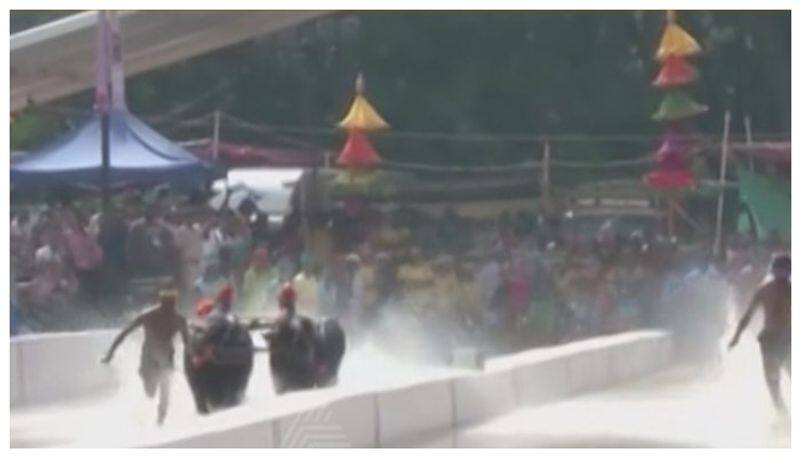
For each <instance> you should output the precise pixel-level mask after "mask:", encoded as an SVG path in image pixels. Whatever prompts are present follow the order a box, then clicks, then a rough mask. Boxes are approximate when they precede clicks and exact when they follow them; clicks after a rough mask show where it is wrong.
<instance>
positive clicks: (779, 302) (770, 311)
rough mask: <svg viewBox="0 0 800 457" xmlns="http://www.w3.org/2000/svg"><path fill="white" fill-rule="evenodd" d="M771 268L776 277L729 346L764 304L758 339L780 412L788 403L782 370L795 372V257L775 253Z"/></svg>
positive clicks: (763, 286) (760, 292)
mask: <svg viewBox="0 0 800 457" xmlns="http://www.w3.org/2000/svg"><path fill="white" fill-rule="evenodd" d="M770 270H771V273H772V277H771V278H768V279H767V280H766V281H765V282H764V283H762V284H761V286H760V287H759V288H758V290H756V293H755V294H754V295H753V299H752V300H751V301H750V305H749V306H748V307H747V311H746V312H745V313H744V316H742V320H741V321H739V326H738V327H737V328H736V333H735V334H734V335H733V338H732V339H731V342H730V344H729V345H728V347H729V348H733V347H734V346H736V344H737V343H738V342H739V336H740V335H741V334H742V332H743V331H744V329H745V328H746V327H747V324H749V323H750V319H751V318H752V317H753V314H754V313H755V312H756V309H758V307H759V306H761V307H763V309H764V328H763V329H762V330H761V333H760V334H759V335H758V342H759V343H760V345H761V358H762V360H763V363H764V375H765V377H766V380H767V387H768V388H769V393H770V395H771V396H772V402H773V403H774V404H775V408H777V410H778V411H779V412H781V413H785V412H786V404H785V403H784V401H783V396H782V395H781V390H780V379H781V378H780V370H781V368H784V367H785V368H786V371H787V374H788V375H789V376H790V377H791V376H792V339H791V338H792V326H791V325H792V310H791V305H792V293H791V286H792V283H791V280H790V278H791V271H792V260H791V257H789V254H779V255H776V256H775V257H773V259H772V265H771V266H770Z"/></svg>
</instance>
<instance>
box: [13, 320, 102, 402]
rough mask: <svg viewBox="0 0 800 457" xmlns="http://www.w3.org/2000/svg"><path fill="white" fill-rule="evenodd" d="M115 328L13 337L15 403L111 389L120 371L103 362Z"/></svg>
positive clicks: (67, 398) (47, 399)
mask: <svg viewBox="0 0 800 457" xmlns="http://www.w3.org/2000/svg"><path fill="white" fill-rule="evenodd" d="M115 334H116V332H115V331H102V330H101V331H91V332H79V333H52V334H41V335H23V336H18V337H14V338H13V339H12V340H11V368H10V369H11V378H10V384H11V406H12V407H16V406H26V405H34V404H40V403H51V402H57V401H64V400H69V399H74V398H77V397H81V396H83V395H88V394H95V393H98V392H100V391H104V390H105V391H107V390H110V389H112V388H113V387H115V386H116V385H117V372H116V370H114V369H109V367H106V366H103V365H102V364H100V363H99V359H100V356H101V354H102V351H104V350H105V349H106V348H107V347H108V345H109V344H111V341H112V340H113V338H114V335H115Z"/></svg>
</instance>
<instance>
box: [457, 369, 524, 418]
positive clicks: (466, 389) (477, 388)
mask: <svg viewBox="0 0 800 457" xmlns="http://www.w3.org/2000/svg"><path fill="white" fill-rule="evenodd" d="M452 382H453V398H454V401H455V423H456V425H457V426H460V425H465V424H471V423H475V422H479V421H481V420H485V419H488V418H490V417H492V416H496V415H498V414H502V413H503V412H506V411H509V410H511V409H512V408H514V406H515V405H516V395H515V392H514V380H513V376H512V371H511V370H500V371H496V372H490V373H482V374H478V375H475V376H465V377H461V378H456V379H454V380H453V381H452Z"/></svg>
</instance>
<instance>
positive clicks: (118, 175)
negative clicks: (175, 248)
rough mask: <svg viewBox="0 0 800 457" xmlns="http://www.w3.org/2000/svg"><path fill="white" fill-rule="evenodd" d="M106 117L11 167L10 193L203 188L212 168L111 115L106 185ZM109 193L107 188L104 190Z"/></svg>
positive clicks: (123, 115)
mask: <svg viewBox="0 0 800 457" xmlns="http://www.w3.org/2000/svg"><path fill="white" fill-rule="evenodd" d="M102 124H103V123H102V115H101V114H93V115H92V116H91V117H90V118H89V119H88V120H87V121H85V122H84V123H83V124H82V125H81V126H80V127H78V128H76V129H74V130H73V131H71V132H69V133H67V134H66V135H64V136H63V137H61V138H59V139H57V140H55V141H53V142H51V143H49V144H47V145H45V146H44V147H42V148H40V149H39V150H38V151H35V152H33V153H32V154H30V155H29V156H27V157H23V158H20V159H18V160H15V161H14V162H13V163H12V164H11V189H12V190H22V189H37V188H38V189H41V188H54V187H56V188H57V187H65V186H69V187H81V188H87V189H92V190H95V189H96V190H113V189H120V188H126V187H133V186H148V185H155V184H163V183H169V184H171V185H173V186H175V187H181V188H189V187H198V186H201V185H203V184H205V183H207V182H209V181H210V180H212V179H213V178H214V177H215V176H217V175H218V174H219V173H217V172H216V170H215V169H214V167H213V165H211V164H209V163H207V162H204V161H202V160H200V159H199V158H197V157H196V156H194V155H193V154H192V153H191V152H189V151H187V150H186V149H184V148H183V147H181V146H179V145H177V144H175V143H173V142H171V141H170V140H168V139H166V138H165V137H164V136H162V135H161V134H159V133H158V132H156V131H155V130H153V129H151V128H150V127H148V126H147V125H145V124H144V123H143V122H142V121H140V120H139V119H137V118H136V117H135V116H134V115H132V114H131V113H130V112H128V111H124V110H111V111H109V113H108V158H109V160H108V170H107V172H108V175H107V179H108V181H107V186H104V185H103V184H104V182H103V181H104V176H103V174H104V170H103V169H104V167H103V154H102V142H103V138H102V137H103V135H102V130H103V129H102ZM104 188H105V189H104Z"/></svg>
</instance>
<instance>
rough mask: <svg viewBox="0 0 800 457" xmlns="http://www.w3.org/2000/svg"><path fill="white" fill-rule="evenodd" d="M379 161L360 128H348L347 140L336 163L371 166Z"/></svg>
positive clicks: (346, 165)
mask: <svg viewBox="0 0 800 457" xmlns="http://www.w3.org/2000/svg"><path fill="white" fill-rule="evenodd" d="M379 163H381V158H380V156H378V153H377V152H375V149H373V148H372V145H371V144H369V141H367V137H365V136H364V132H362V131H361V130H355V129H353V130H348V132H347V142H346V143H345V145H344V148H342V152H341V153H339V158H338V159H337V160H336V164H337V165H341V166H343V167H347V168H371V167H374V166H375V165H378V164H379Z"/></svg>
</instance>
